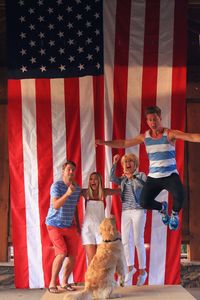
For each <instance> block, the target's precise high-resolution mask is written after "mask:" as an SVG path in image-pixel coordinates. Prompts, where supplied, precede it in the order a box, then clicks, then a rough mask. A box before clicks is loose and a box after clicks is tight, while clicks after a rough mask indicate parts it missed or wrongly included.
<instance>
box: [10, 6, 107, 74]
mask: <svg viewBox="0 0 200 300" xmlns="http://www.w3.org/2000/svg"><path fill="white" fill-rule="evenodd" d="M6 11H7V35H8V69H9V78H21V79H22V78H64V77H80V76H85V75H99V74H102V73H103V7H102V0H92V1H91V0H51V1H49V0H36V1H34V0H17V1H13V0H8V1H7V5H6Z"/></svg>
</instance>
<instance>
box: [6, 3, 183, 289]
mask: <svg viewBox="0 0 200 300" xmlns="http://www.w3.org/2000/svg"><path fill="white" fill-rule="evenodd" d="M180 11H181V14H180ZM186 12H187V10H186V0H181V1H176V0H154V1H152V0H123V1H122V0H105V1H103V0H57V1H56V0H51V1H50V0H36V1H35V0H7V35H8V48H7V52H8V68H9V80H8V122H9V124H8V125H9V163H10V199H11V207H12V231H13V233H12V238H13V246H14V266H15V285H16V287H18V288H42V287H45V286H48V285H49V281H50V276H51V265H52V261H53V258H54V251H53V248H52V245H51V243H50V240H49V237H48V233H47V229H46V225H45V218H46V215H47V211H48V207H49V203H50V199H49V190H50V186H51V184H52V182H54V181H56V180H58V179H60V176H61V166H62V164H63V162H64V161H65V160H66V159H69V160H73V161H75V162H76V164H77V172H76V179H77V183H78V184H79V185H80V186H82V187H87V186H88V178H89V174H90V173H91V172H93V171H95V170H97V171H99V172H100V173H101V174H102V177H103V182H104V185H105V187H111V186H112V185H111V183H110V182H109V171H110V168H111V165H112V157H113V155H114V154H116V153H119V154H120V155H123V154H124V153H125V152H133V153H135V154H136V155H138V157H139V159H140V170H142V171H144V172H146V173H148V161H147V156H146V153H145V151H144V147H143V146H140V147H133V148H128V149H126V150H123V149H118V150H116V149H110V148H108V147H103V146H98V147H95V139H106V140H111V139H116V138H117V139H124V138H132V137H134V136H136V135H138V133H140V132H144V130H146V129H147V127H146V122H145V119H144V114H143V112H144V109H145V108H146V107H147V106H149V105H158V106H159V107H160V108H161V110H162V121H163V125H164V126H165V127H172V128H174V129H180V130H183V129H184V116H185V87H186V80H185V79H186V67H185V61H186V19H187V18H186V15H187V14H186ZM177 165H178V170H179V172H180V175H181V177H182V176H183V165H184V164H183V145H182V144H177ZM117 171H118V174H120V172H121V170H120V169H119V170H117ZM159 199H160V201H162V200H163V199H165V200H166V201H169V209H171V206H172V203H171V199H170V197H169V196H168V194H167V193H166V192H165V191H163V192H162V194H161V195H160V196H159ZM105 200H106V201H105V202H106V207H105V214H106V216H109V215H110V213H112V214H114V215H115V217H116V220H117V226H118V229H119V230H120V222H121V202H120V199H119V197H107V198H106V199H105ZM78 211H79V217H80V221H81V223H82V221H83V218H84V214H85V203H84V200H83V199H80V202H79V205H78ZM180 230H181V226H180V228H179V230H178V231H176V232H170V231H169V230H168V229H167V227H166V226H164V225H163V224H162V222H161V217H160V215H159V214H158V213H157V212H156V211H153V212H148V217H147V223H146V228H145V245H146V254H147V265H146V269H147V272H148V278H147V280H146V284H179V283H180V245H181V234H180ZM77 248H78V258H77V262H76V266H75V268H74V270H73V272H72V274H71V276H70V282H83V281H84V273H85V270H86V266H87V261H86V257H85V251H84V249H83V247H82V244H81V239H80V241H79V245H77ZM132 251H133V253H135V254H136V255H135V266H136V267H137V268H138V260H137V253H136V252H135V250H132ZM137 276H138V272H137V273H136V274H135V275H134V278H133V284H135V283H136V280H137ZM59 277H62V271H61V273H60V276H59Z"/></svg>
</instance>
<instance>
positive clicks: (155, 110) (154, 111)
mask: <svg viewBox="0 0 200 300" xmlns="http://www.w3.org/2000/svg"><path fill="white" fill-rule="evenodd" d="M149 114H157V115H158V116H159V117H160V116H161V109H160V108H159V107H158V106H149V107H147V108H146V110H145V112H144V115H145V117H146V116H147V115H149Z"/></svg>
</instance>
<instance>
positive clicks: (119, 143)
mask: <svg viewBox="0 0 200 300" xmlns="http://www.w3.org/2000/svg"><path fill="white" fill-rule="evenodd" d="M143 142H144V134H139V135H138V136H136V137H135V138H133V139H129V140H112V141H104V140H96V145H105V146H109V147H112V148H128V147H132V146H136V145H139V144H142V143H143Z"/></svg>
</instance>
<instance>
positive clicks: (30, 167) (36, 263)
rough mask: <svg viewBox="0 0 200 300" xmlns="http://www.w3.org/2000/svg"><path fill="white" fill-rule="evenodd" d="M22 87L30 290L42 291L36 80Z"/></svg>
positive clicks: (25, 81)
mask: <svg viewBox="0 0 200 300" xmlns="http://www.w3.org/2000/svg"><path fill="white" fill-rule="evenodd" d="M21 87H22V128H23V156H24V181H25V182H24V184H25V199H26V203H25V204H26V230H27V251H28V269H29V286H30V288H33V287H35V286H37V287H41V288H42V287H44V277H43V269H42V248H41V234H40V216H39V204H38V169H37V165H38V164H37V134H36V129H37V128H36V104H35V97H36V92H35V80H34V79H27V80H22V81H21ZM16 197H17V195H16Z"/></svg>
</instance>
